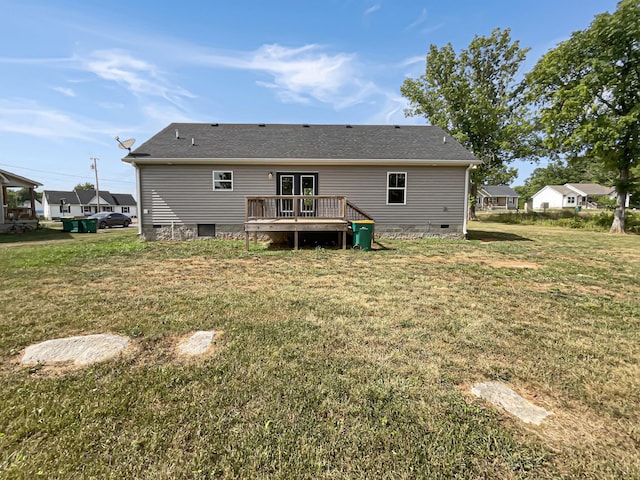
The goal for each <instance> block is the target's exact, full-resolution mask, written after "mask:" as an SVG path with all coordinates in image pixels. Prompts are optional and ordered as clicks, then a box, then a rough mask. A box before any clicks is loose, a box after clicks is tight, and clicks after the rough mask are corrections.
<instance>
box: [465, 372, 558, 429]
mask: <svg viewBox="0 0 640 480" xmlns="http://www.w3.org/2000/svg"><path fill="white" fill-rule="evenodd" d="M471 393H473V394H474V395H476V396H478V397H480V398H484V399H486V400H489V401H490V402H491V403H493V404H495V405H499V406H501V407H502V408H504V409H505V410H506V411H507V412H509V413H511V414H513V415H515V416H516V417H518V418H519V419H520V420H522V421H523V422H525V423H533V424H534V425H540V424H541V423H542V420H544V419H545V417H546V416H547V415H551V412H548V411H546V410H545V409H544V408H542V407H538V406H536V405H534V404H532V403H531V402H528V401H527V400H525V399H524V398H522V397H521V396H520V395H518V394H517V393H516V392H514V391H513V390H511V389H510V388H508V387H506V386H505V385H502V384H501V383H498V382H487V383H476V384H475V385H474V386H473V388H471Z"/></svg>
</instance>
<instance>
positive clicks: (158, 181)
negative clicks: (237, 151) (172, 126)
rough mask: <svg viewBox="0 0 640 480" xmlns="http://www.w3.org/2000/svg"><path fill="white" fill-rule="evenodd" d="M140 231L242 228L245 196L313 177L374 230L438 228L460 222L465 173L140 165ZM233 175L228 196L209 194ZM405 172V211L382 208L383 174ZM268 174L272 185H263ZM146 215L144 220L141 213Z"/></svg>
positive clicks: (457, 170)
mask: <svg viewBox="0 0 640 480" xmlns="http://www.w3.org/2000/svg"><path fill="white" fill-rule="evenodd" d="M138 168H139V169H140V184H141V201H142V205H141V207H142V209H143V211H142V212H140V217H141V220H142V223H143V225H152V224H161V225H162V224H164V225H166V224H170V223H171V222H175V223H183V224H197V223H216V224H242V223H243V222H244V198H245V196H247V195H275V193H276V178H277V176H276V173H277V172H279V171H281V172H290V171H292V170H294V171H296V172H301V173H305V172H308V173H318V189H319V194H320V195H345V196H347V197H348V199H349V201H350V202H351V203H353V204H355V205H357V206H358V207H359V208H361V209H363V210H364V211H366V212H367V213H369V214H370V215H371V216H372V217H374V219H375V220H376V222H377V223H379V224H385V223H386V224H413V225H416V224H419V225H430V224H434V225H437V226H439V225H441V224H462V223H463V220H464V189H465V185H464V183H465V167H383V166H382V167H381V166H369V167H365V166H362V167H359V166H345V167H334V166H332V167H321V168H296V169H292V168H291V167H278V166H271V167H265V166H255V165H242V166H238V165H235V166H229V167H225V166H220V165H216V166H215V167H214V166H208V165H141V166H139V167H138ZM214 169H215V170H218V171H219V170H230V171H233V191H224V190H222V191H220V190H218V191H214V190H213V178H212V172H213V170H214ZM390 171H393V172H406V173H407V190H406V202H407V203H406V205H387V204H386V195H387V191H386V187H387V172H390ZM269 172H272V173H273V179H271V180H269V177H268V174H269ZM145 209H147V210H148V211H149V213H148V214H145V213H144V210H145Z"/></svg>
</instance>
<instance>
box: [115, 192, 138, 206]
mask: <svg viewBox="0 0 640 480" xmlns="http://www.w3.org/2000/svg"><path fill="white" fill-rule="evenodd" d="M111 197H112V198H113V200H114V202H115V204H116V205H135V204H136V199H135V198H133V195H131V194H128V193H112V194H111Z"/></svg>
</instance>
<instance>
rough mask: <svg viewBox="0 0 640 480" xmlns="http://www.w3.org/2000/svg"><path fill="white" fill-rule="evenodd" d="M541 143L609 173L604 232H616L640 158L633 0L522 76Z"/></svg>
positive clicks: (637, 7)
mask: <svg viewBox="0 0 640 480" xmlns="http://www.w3.org/2000/svg"><path fill="white" fill-rule="evenodd" d="M527 83H528V84H529V86H530V92H531V94H532V98H533V100H534V101H535V102H536V103H537V106H538V107H539V110H538V112H539V123H540V126H541V127H542V128H543V129H544V133H545V142H546V145H547V147H548V148H549V149H550V150H552V151H555V152H556V153H567V154H569V155H574V156H586V157H589V158H592V159H593V161H594V162H600V163H601V164H602V165H603V166H604V167H605V168H606V169H607V170H610V171H613V172H615V173H616V174H617V180H616V181H615V186H616V189H617V192H618V202H617V206H616V209H615V214H614V219H613V223H612V225H611V232H612V233H623V232H624V227H625V220H624V210H625V198H626V195H627V193H629V192H630V191H631V190H632V189H633V182H634V180H636V179H635V178H634V177H633V172H634V171H635V170H634V166H636V165H637V164H638V158H639V157H640V122H639V120H640V118H639V117H640V1H639V0H622V1H621V2H619V3H618V6H617V9H616V11H615V12H613V13H603V14H600V15H597V16H596V17H595V19H594V20H593V22H592V23H591V25H590V26H589V27H588V28H587V29H585V30H582V31H578V32H574V33H573V34H572V35H571V38H569V40H567V41H565V42H562V43H560V44H559V45H558V46H557V47H556V48H554V49H553V50H551V51H549V52H548V53H547V54H546V55H545V56H544V57H542V58H541V59H540V60H539V61H538V63H537V64H536V66H535V67H534V69H533V70H532V71H531V72H530V73H529V74H528V75H527Z"/></svg>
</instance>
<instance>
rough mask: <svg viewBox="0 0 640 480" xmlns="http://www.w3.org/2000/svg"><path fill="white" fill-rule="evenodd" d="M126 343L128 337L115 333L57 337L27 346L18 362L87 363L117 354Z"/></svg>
mask: <svg viewBox="0 0 640 480" xmlns="http://www.w3.org/2000/svg"><path fill="white" fill-rule="evenodd" d="M128 344H129V339H128V338H126V337H119V336H117V335H104V334H96V335H85V336H81V337H69V338H58V339H55V340H47V341H46V342H42V343H37V344H35V345H31V346H29V347H27V348H26V350H25V352H24V356H23V357H22V360H21V361H20V363H23V364H35V363H43V364H51V363H63V362H73V363H74V364H75V365H87V364H90V363H94V362H100V361H102V360H106V359H107V358H110V357H113V356H114V355H117V354H118V353H119V352H121V351H122V350H124V349H125V348H126V347H127V345H128Z"/></svg>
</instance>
